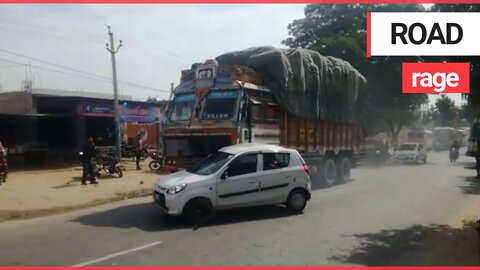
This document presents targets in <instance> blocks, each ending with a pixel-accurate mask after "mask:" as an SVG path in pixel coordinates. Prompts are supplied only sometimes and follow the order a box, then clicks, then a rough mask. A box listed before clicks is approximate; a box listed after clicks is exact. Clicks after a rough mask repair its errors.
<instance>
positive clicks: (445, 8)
mask: <svg viewBox="0 0 480 270" xmlns="http://www.w3.org/2000/svg"><path fill="white" fill-rule="evenodd" d="M432 11H436V12H480V5H478V4H477V5H470V4H448V5H445V4H435V5H434V6H433V7H432ZM437 60H438V59H437ZM439 60H440V61H446V62H469V63H470V94H468V95H466V96H467V100H468V102H467V105H468V106H469V107H470V108H469V110H470V111H469V114H471V117H472V119H473V118H474V117H475V116H479V115H480V57H479V56H445V57H441V58H440V59H439ZM465 109H466V108H465ZM467 120H468V119H467ZM470 121H471V120H470Z"/></svg>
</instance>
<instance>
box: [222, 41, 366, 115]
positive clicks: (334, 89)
mask: <svg viewBox="0 0 480 270" xmlns="http://www.w3.org/2000/svg"><path fill="white" fill-rule="evenodd" d="M216 60H217V61H218V63H219V64H220V65H241V66H247V67H250V68H252V69H254V70H255V71H257V72H260V73H262V74H263V75H264V81H265V83H264V84H265V86H266V87H268V88H269V89H271V90H272V92H273V93H274V95H275V97H276V99H277V101H278V102H279V103H280V104H282V105H283V106H284V107H285V108H286V109H287V110H288V111H289V112H290V113H292V114H294V115H297V116H301V117H306V118H316V119H326V120H332V121H342V122H354V121H356V120H357V118H358V116H359V115H360V114H359V112H360V110H361V108H362V107H363V103H364V101H365V99H366V92H365V91H366V80H365V78H364V77H363V76H362V74H360V73H359V72H358V71H357V70H356V69H355V68H353V67H352V66H351V65H350V63H348V62H346V61H344V60H342V59H338V58H334V57H330V56H323V55H321V54H319V53H318V52H316V51H312V50H306V49H277V48H274V47H253V48H249V49H246V50H242V51H237V52H230V53H225V54H222V55H220V56H218V57H217V58H216Z"/></svg>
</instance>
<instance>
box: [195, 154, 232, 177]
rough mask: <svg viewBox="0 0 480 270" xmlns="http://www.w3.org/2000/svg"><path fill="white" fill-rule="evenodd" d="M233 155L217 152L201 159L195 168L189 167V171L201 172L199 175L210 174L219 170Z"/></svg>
mask: <svg viewBox="0 0 480 270" xmlns="http://www.w3.org/2000/svg"><path fill="white" fill-rule="evenodd" d="M232 157H233V155H232V154H228V153H225V152H220V151H219V152H215V153H214V154H212V155H210V156H209V157H207V158H206V159H204V160H202V161H200V162H199V163H198V164H197V165H195V166H194V167H193V168H191V169H188V170H187V171H188V172H189V173H194V174H199V175H210V174H212V173H215V172H216V171H218V170H219V169H220V168H221V167H222V166H223V165H224V164H225V163H227V161H229V160H230V159H231V158H232Z"/></svg>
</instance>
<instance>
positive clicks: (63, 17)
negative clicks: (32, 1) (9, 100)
mask: <svg viewBox="0 0 480 270" xmlns="http://www.w3.org/2000/svg"><path fill="white" fill-rule="evenodd" d="M303 9H304V5H0V33H1V41H2V42H0V59H2V60H0V84H1V89H2V90H3V91H8V90H19V89H20V87H21V81H22V80H23V79H24V78H25V73H26V72H25V67H24V66H22V65H20V64H22V63H23V64H28V63H29V62H31V64H32V66H33V67H32V68H31V73H32V74H33V75H32V77H33V80H34V87H37V88H53V89H67V90H83V91H94V92H112V84H111V83H110V82H107V81H105V80H103V79H101V78H96V79H95V80H92V79H89V78H90V76H89V75H86V74H83V75H85V76H87V77H89V78H85V77H77V76H71V75H68V74H61V73H57V72H53V71H51V70H46V69H45V68H47V69H53V70H60V71H62V72H67V73H74V72H72V71H70V70H64V69H60V68H58V67H55V66H50V65H47V64H45V63H40V62H37V61H32V60H28V59H25V58H22V57H18V56H14V55H12V54H9V53H6V52H5V51H2V50H7V51H9V52H14V53H17V54H22V55H26V56H31V57H35V58H38V59H42V60H46V61H48V62H52V63H55V64H58V65H62V66H68V67H72V68H75V69H78V70H81V71H87V72H89V73H94V74H98V75H100V76H103V77H109V78H111V62H110V55H109V53H108V52H107V51H106V49H105V43H106V42H107V41H108V35H107V27H106V26H107V25H111V27H112V31H113V32H114V34H115V39H116V41H117V42H118V40H119V39H122V40H123V46H122V48H121V49H120V50H119V52H118V54H117V66H118V79H119V80H123V81H128V82H131V83H135V84H139V85H143V86H148V87H151V88H156V89H163V90H169V89H170V83H171V82H174V83H175V84H177V83H178V81H179V78H180V71H181V70H182V69H187V68H189V67H190V65H191V64H192V63H194V62H202V61H205V60H206V59H209V58H214V57H216V56H218V55H219V54H222V53H224V52H228V51H232V50H239V49H245V48H248V47H251V46H259V45H272V46H281V40H282V39H284V38H286V37H287V36H288V31H287V25H288V24H289V23H290V22H292V21H293V20H294V19H298V18H301V17H303ZM5 59H7V60H12V61H14V63H12V62H6V61H5ZM17 63H19V64H17ZM27 74H30V70H28V71H27ZM75 74H78V73H75ZM119 89H120V90H121V92H123V94H128V95H133V96H134V97H135V98H141V99H144V98H145V97H147V96H158V97H159V98H168V93H165V92H158V91H154V90H149V89H140V88H134V87H131V86H127V85H122V84H120V87H119Z"/></svg>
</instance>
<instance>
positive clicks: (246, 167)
mask: <svg viewBox="0 0 480 270" xmlns="http://www.w3.org/2000/svg"><path fill="white" fill-rule="evenodd" d="M256 171H257V154H247V155H244V156H240V157H238V158H236V159H234V160H233V161H232V162H231V163H230V164H229V165H228V169H227V175H228V177H233V176H237V175H242V174H249V173H254V172H256Z"/></svg>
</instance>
